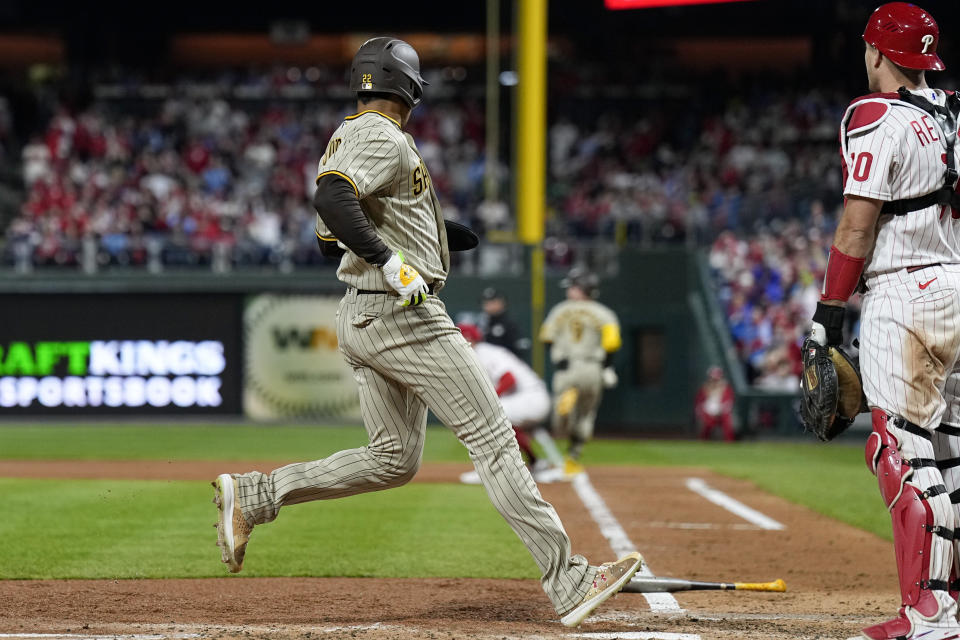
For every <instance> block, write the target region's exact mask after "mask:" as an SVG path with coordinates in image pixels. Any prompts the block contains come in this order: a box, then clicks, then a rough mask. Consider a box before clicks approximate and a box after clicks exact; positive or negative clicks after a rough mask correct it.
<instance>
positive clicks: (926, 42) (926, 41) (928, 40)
mask: <svg viewBox="0 0 960 640" xmlns="http://www.w3.org/2000/svg"><path fill="white" fill-rule="evenodd" d="M933 40H934V38H933V34H931V33H928V34H927V35H925V36H923V37H922V38H920V42H922V43H923V51H921V53H926V52H927V49H929V48H930V45H932V44H933Z"/></svg>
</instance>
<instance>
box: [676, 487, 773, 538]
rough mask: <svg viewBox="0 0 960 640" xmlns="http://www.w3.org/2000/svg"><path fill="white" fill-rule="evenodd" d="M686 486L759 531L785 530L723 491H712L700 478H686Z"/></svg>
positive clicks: (769, 518) (771, 519)
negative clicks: (758, 528) (756, 527)
mask: <svg viewBox="0 0 960 640" xmlns="http://www.w3.org/2000/svg"><path fill="white" fill-rule="evenodd" d="M686 484H687V489H690V491H693V492H694V493H696V494H698V495H700V496H703V497H704V498H706V499H707V500H709V501H710V502H712V503H713V504H715V505H717V506H720V507H723V508H724V509H726V510H727V511H729V512H730V513H732V514H734V515H737V516H740V517H741V518H743V519H744V520H746V521H747V522H749V523H751V524H755V525H756V526H758V527H760V528H761V529H767V530H769V531H782V530H783V529H786V528H787V527H786V525H783V524H781V523H779V522H777V521H776V520H774V519H773V518H771V517H769V516H766V515H764V514H762V513H760V512H759V511H757V510H756V509H753V508H751V507H748V506H747V505H745V504H743V503H742V502H740V501H739V500H737V499H735V498H731V497H730V496H728V495H727V494H725V493H724V492H723V491H720V490H719V489H714V488H713V487H711V486H710V485H708V484H707V483H706V482H704V481H703V480H702V479H700V478H687V483H686Z"/></svg>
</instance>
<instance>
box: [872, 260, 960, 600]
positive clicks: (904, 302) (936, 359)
mask: <svg viewBox="0 0 960 640" xmlns="http://www.w3.org/2000/svg"><path fill="white" fill-rule="evenodd" d="M866 285H867V289H868V291H867V293H866V294H864V297H863V307H862V311H861V328H860V367H861V373H862V374H863V382H864V393H865V394H866V396H867V402H868V404H869V405H870V406H871V407H873V408H878V409H882V410H883V411H885V412H887V413H889V414H894V415H898V416H901V417H903V418H905V419H906V420H908V421H909V422H912V423H913V424H915V425H917V426H919V427H921V428H922V429H924V430H926V431H929V432H930V433H931V436H932V437H931V439H929V440H928V439H926V438H923V437H921V436H919V435H916V434H913V433H910V432H908V431H906V430H904V429H900V428H896V427H893V426H892V425H890V424H888V427H887V430H888V431H890V432H891V433H892V434H893V435H894V436H895V437H896V438H897V440H898V442H900V443H901V447H900V453H901V455H902V456H903V458H904V459H916V458H921V459H923V458H928V459H929V458H932V459H935V460H936V461H937V465H938V466H937V467H924V468H920V469H916V470H914V473H913V475H912V476H911V478H910V480H908V482H909V483H910V484H912V485H914V486H916V487H918V488H919V490H920V491H925V490H926V489H928V488H930V487H933V486H936V485H940V484H943V485H944V486H945V487H946V490H947V493H944V494H941V495H938V496H936V497H931V498H930V499H929V500H928V501H927V502H928V505H929V506H930V509H931V511H932V513H933V518H934V522H935V523H937V524H940V525H942V526H945V527H947V528H948V529H955V528H956V527H957V525H958V523H960V491H958V490H960V436H958V435H957V433H960V431H956V432H954V431H953V429H951V428H950V427H954V428H956V427H960V265H943V266H939V265H938V266H930V267H926V268H923V269H918V270H916V271H913V272H908V271H907V269H901V270H899V271H895V272H891V273H885V274H881V275H875V276H871V277H870V278H867V280H866ZM921 287H922V288H921ZM941 425H945V426H946V427H947V428H946V429H941V430H940V431H937V428H938V427H940V426H941ZM947 432H950V433H947ZM955 492H956V493H955ZM951 503H952V505H951ZM931 544H932V547H931V551H930V577H931V579H939V580H949V579H950V574H951V570H953V569H955V568H960V563H958V559H960V540H954V542H953V543H952V544H951V543H950V542H949V541H948V540H945V539H943V538H942V537H940V536H932V540H931ZM955 574H956V575H960V571H957V572H955ZM934 594H935V595H936V596H937V598H938V600H940V601H941V605H942V606H943V611H944V613H945V614H946V615H948V616H950V617H952V616H953V615H955V614H956V612H957V608H956V607H957V605H956V603H955V602H953V601H952V598H950V597H949V595H948V594H947V593H946V592H943V591H934Z"/></svg>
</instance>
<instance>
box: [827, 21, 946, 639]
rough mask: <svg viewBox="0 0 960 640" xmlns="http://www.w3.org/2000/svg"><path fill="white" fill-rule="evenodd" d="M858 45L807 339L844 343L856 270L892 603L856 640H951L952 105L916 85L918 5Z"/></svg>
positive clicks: (931, 66) (872, 453)
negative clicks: (859, 72) (836, 209)
mask: <svg viewBox="0 0 960 640" xmlns="http://www.w3.org/2000/svg"><path fill="white" fill-rule="evenodd" d="M863 39H864V41H865V42H866V52H865V56H864V59H865V62H866V70H867V78H868V80H869V85H870V89H871V91H875V92H877V93H873V94H871V95H868V96H864V97H862V98H858V99H856V100H854V101H853V103H852V104H851V105H850V107H849V108H848V109H847V111H846V113H845V115H844V117H843V121H842V123H841V128H840V143H841V148H842V152H843V160H844V195H845V196H846V204H845V206H844V210H843V215H842V217H841V219H840V223H839V226H838V227H837V231H836V235H835V236H834V242H833V246H832V247H831V248H830V257H829V261H828V263H827V271H826V275H825V278H824V283H823V290H822V296H821V301H820V303H819V304H818V305H817V311H816V313H815V315H814V317H813V320H814V323H813V328H812V332H811V337H812V339H814V340H816V341H817V342H819V343H820V344H826V345H839V344H840V343H841V342H842V340H843V336H842V326H843V314H844V309H843V306H844V304H845V302H846V301H847V299H848V298H849V297H850V295H851V294H852V293H853V292H854V290H855V289H856V288H857V284H858V281H860V280H861V277H862V281H863V283H864V286H865V293H864V295H863V307H862V316H861V322H862V324H861V330H860V363H861V366H862V374H863V379H864V392H865V394H866V398H867V402H868V404H869V406H870V408H871V411H872V418H873V431H872V433H871V434H870V437H869V438H868V440H867V445H866V463H867V466H868V467H869V468H870V470H871V472H873V473H874V475H876V477H877V479H878V481H879V485H880V494H881V496H882V497H883V501H884V503H885V504H886V506H887V509H888V510H889V511H890V514H891V517H892V520H893V544H894V551H895V556H896V561H897V569H898V573H899V581H900V593H901V598H902V606H901V608H900V611H899V614H898V615H897V617H895V618H893V619H892V620H889V621H887V622H884V623H882V624H878V625H875V626H872V627H868V628H866V629H864V630H863V634H862V637H864V638H868V639H870V640H883V639H886V640H893V639H894V638H904V639H910V638H924V640H932V639H934V638H936V639H939V640H944V639H948V638H960V625H958V623H957V602H956V599H955V595H956V593H957V589H958V587H960V583H958V582H957V578H958V577H960V573H958V571H957V567H958V564H957V557H958V556H957V554H956V552H955V545H956V544H957V542H958V541H960V538H958V535H957V525H958V519H957V517H958V514H957V507H956V504H957V503H960V368H958V355H960V295H958V294H960V202H958V199H957V196H956V195H955V193H954V190H955V186H956V181H957V170H956V167H957V162H958V154H957V149H956V134H957V114H958V113H960V99H958V97H957V96H956V95H954V94H953V93H952V92H945V91H942V90H939V89H932V88H930V87H928V86H927V82H926V79H925V77H924V71H925V70H941V69H943V68H944V65H943V62H942V61H941V60H940V58H939V56H938V55H937V43H938V40H939V29H938V27H937V24H936V22H934V20H933V17H932V16H931V15H930V14H929V13H927V12H926V11H924V10H923V9H921V8H919V7H917V6H915V5H912V4H907V3H903V2H892V3H889V4H885V5H883V6H881V7H879V8H878V9H877V10H876V11H875V12H874V13H873V15H871V16H870V20H869V22H868V23H867V27H866V30H865V31H864V33H863ZM951 503H953V504H951Z"/></svg>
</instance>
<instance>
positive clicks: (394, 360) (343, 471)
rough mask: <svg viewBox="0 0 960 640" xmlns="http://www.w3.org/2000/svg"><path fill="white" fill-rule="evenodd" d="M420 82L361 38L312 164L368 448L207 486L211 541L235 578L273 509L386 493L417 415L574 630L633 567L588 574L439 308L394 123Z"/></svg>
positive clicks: (425, 203) (414, 68)
mask: <svg viewBox="0 0 960 640" xmlns="http://www.w3.org/2000/svg"><path fill="white" fill-rule="evenodd" d="M424 84H425V81H424V80H423V78H422V77H421V75H420V61H419V58H418V56H417V53H416V51H414V49H413V47H411V46H410V45H408V44H407V43H405V42H403V41H402V40H397V39H395V38H373V39H371V40H368V41H367V42H366V43H364V44H363V46H361V47H360V50H359V51H358V52H357V54H356V56H355V57H354V60H353V65H352V69H351V79H350V88H351V90H352V91H354V92H356V94H357V98H358V113H357V114H356V115H353V116H349V117H348V118H346V120H345V121H344V122H343V124H341V125H340V127H338V128H337V129H336V131H334V133H333V136H332V137H331V139H330V142H329V144H328V145H327V150H326V153H325V155H324V157H323V159H322V160H321V161H320V167H319V175H318V176H317V189H316V193H315V195H314V201H313V202H314V206H315V208H316V209H317V212H318V214H319V219H318V221H317V235H318V236H319V237H320V239H321V240H322V241H324V242H325V243H327V245H326V247H327V249H328V250H330V249H331V248H332V247H331V245H333V243H335V242H336V243H338V244H339V246H340V247H341V249H343V250H344V254H343V258H342V260H341V262H340V267H339V269H338V271H337V275H338V277H339V278H340V279H341V280H342V281H343V282H345V283H346V284H347V286H348V289H347V292H346V294H345V295H344V297H343V299H342V300H341V302H340V307H339V310H338V311H337V338H338V340H339V343H340V352H341V353H342V354H343V357H344V358H345V359H346V360H347V362H348V363H349V364H350V365H351V366H352V367H353V372H354V379H355V380H356V381H357V385H358V386H359V391H360V407H361V411H362V414H363V418H364V424H365V426H366V429H367V433H368V435H369V438H370V443H369V444H368V445H367V446H365V447H360V448H358V449H349V450H346V451H340V452H338V453H335V454H333V455H331V456H330V457H328V458H324V459H323V460H315V461H313V462H302V463H296V464H291V465H288V466H285V467H282V468H280V469H276V470H274V471H273V472H271V473H269V474H263V473H260V472H258V471H252V472H250V473H245V474H242V475H236V476H231V475H229V474H222V475H220V476H219V477H218V478H217V479H216V481H215V482H214V486H215V488H216V495H215V499H214V500H215V502H216V504H217V509H218V525H217V538H218V541H217V544H218V545H219V546H220V547H221V552H222V554H221V555H222V560H223V562H224V563H226V564H228V565H229V567H230V571H232V572H238V571H240V569H241V568H242V566H243V558H244V553H245V550H246V545H247V542H248V540H249V537H250V533H251V531H252V529H253V527H254V526H256V525H261V524H264V523H266V522H270V521H271V520H273V519H274V518H276V517H277V514H278V512H279V510H280V509H281V507H284V506H287V505H292V504H297V503H300V502H308V501H311V500H325V499H330V498H339V497H342V496H349V495H353V494H357V493H363V492H367V491H377V490H380V489H389V488H392V487H398V486H400V485H402V484H405V483H406V482H409V481H410V479H411V478H412V477H413V476H414V474H416V472H417V469H418V468H419V466H420V459H421V455H422V452H423V440H424V435H425V431H426V422H427V409H428V408H429V409H431V410H432V411H433V412H434V413H435V414H436V416H437V417H438V418H439V419H440V420H441V421H442V422H444V424H446V425H447V426H448V427H449V428H450V429H452V430H453V432H454V433H455V434H456V435H457V437H458V438H459V439H460V441H461V442H462V443H463V444H464V446H466V448H467V451H468V452H469V455H470V458H471V460H472V461H473V463H474V466H475V467H476V470H477V472H478V473H479V474H480V479H481V481H482V482H483V486H484V488H485V489H486V491H487V494H488V495H489V497H490V499H491V501H492V502H493V504H494V506H496V508H497V510H498V511H499V512H500V514H501V515H502V516H503V517H504V519H506V521H507V522H508V523H509V525H510V526H511V527H512V528H513V530H514V531H515V532H516V533H517V535H518V536H519V537H520V539H521V540H523V542H524V544H525V545H526V546H527V548H528V549H529V551H530V553H531V555H532V556H533V558H534V560H535V561H536V563H537V566H538V567H539V568H540V571H541V574H542V578H541V584H542V586H543V590H544V591H545V592H546V594H547V596H548V597H549V598H550V601H551V603H552V604H553V606H554V608H555V609H556V611H557V613H559V614H560V616H561V617H560V620H561V622H562V623H563V624H565V625H568V626H575V625H578V624H579V623H580V622H581V621H582V620H583V619H584V618H585V617H586V616H587V615H589V613H590V612H591V611H592V610H593V609H595V608H596V607H597V605H599V604H600V603H601V602H603V601H604V600H606V599H607V598H608V597H609V596H611V595H613V594H614V593H616V592H617V591H619V590H620V588H621V587H622V586H623V585H624V584H625V583H626V582H627V581H628V580H630V578H631V577H632V576H633V574H634V573H635V572H636V570H637V569H638V568H639V566H640V563H641V562H642V558H641V557H640V555H639V554H638V553H631V554H629V555H627V556H626V557H624V558H623V559H621V560H619V561H617V562H612V563H609V564H605V565H601V566H600V567H593V566H590V565H589V564H588V563H587V560H586V559H585V558H584V557H582V556H579V555H571V552H570V540H569V539H568V538H567V534H566V532H565V531H564V529H563V526H562V525H561V523H560V519H559V517H558V516H557V514H556V512H555V511H554V509H553V507H552V506H551V505H550V504H549V503H547V502H546V501H544V499H543V498H542V497H541V496H540V493H539V491H538V490H537V487H536V484H534V482H533V479H532V478H531V477H530V473H529V471H528V470H527V468H526V466H524V464H523V461H522V459H521V457H520V451H519V449H518V448H517V445H516V440H515V439H514V435H513V430H512V429H511V428H510V422H509V421H508V420H507V417H506V415H505V414H504V411H503V407H502V406H501V404H500V402H499V401H498V400H497V395H496V392H495V391H494V388H493V384H492V383H491V382H490V380H489V379H488V378H487V376H486V374H485V373H484V371H483V369H482V368H481V367H480V365H479V363H478V362H477V359H476V356H474V354H473V350H472V349H471V348H470V345H468V344H467V342H466V341H465V340H464V339H463V337H462V336H461V335H460V332H459V331H458V330H457V329H456V327H455V326H454V324H453V322H452V321H451V319H450V317H449V316H448V315H447V312H446V309H445V307H444V305H443V302H441V301H440V299H439V298H438V297H436V295H435V294H436V293H438V292H439V291H440V289H441V288H442V286H443V283H444V281H445V280H446V278H447V271H448V268H449V255H448V249H447V236H446V232H445V227H444V222H443V218H442V216H441V212H440V205H439V203H438V201H437V195H436V193H435V192H434V189H433V185H432V183H431V180H430V174H429V172H428V171H427V168H426V166H425V165H424V163H423V160H422V159H421V157H420V154H419V153H418V152H417V147H416V145H415V144H414V142H413V138H412V137H411V136H410V135H409V134H406V133H404V131H403V127H404V125H406V123H407V120H408V119H409V117H410V113H411V111H412V109H413V108H414V107H415V106H416V105H417V104H418V103H419V102H420V99H421V96H422V95H423V85H424Z"/></svg>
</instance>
